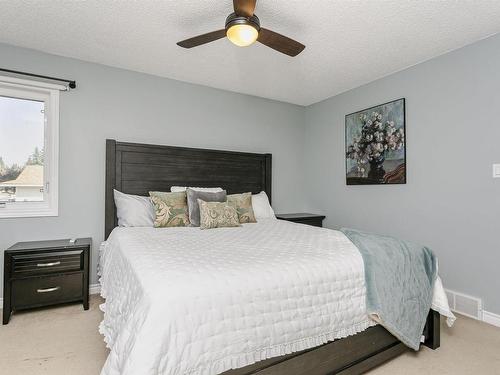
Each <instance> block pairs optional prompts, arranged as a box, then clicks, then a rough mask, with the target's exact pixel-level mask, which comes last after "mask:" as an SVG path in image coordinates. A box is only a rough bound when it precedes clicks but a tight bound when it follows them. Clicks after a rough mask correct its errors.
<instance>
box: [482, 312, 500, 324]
mask: <svg viewBox="0 0 500 375" xmlns="http://www.w3.org/2000/svg"><path fill="white" fill-rule="evenodd" d="M483 322H485V323H488V324H491V325H493V326H496V327H500V315H498V314H493V313H490V312H488V311H483Z"/></svg>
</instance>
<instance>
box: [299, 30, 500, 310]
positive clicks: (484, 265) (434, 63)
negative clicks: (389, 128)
mask: <svg viewBox="0 0 500 375" xmlns="http://www.w3.org/2000/svg"><path fill="white" fill-rule="evenodd" d="M499 67H500V36H494V37H491V38H489V39H486V40H483V41H481V42H478V43H475V44H473V45H470V46H467V47H465V48H462V49H460V50H457V51H454V52H452V53H449V54H446V55H444V56H441V57H438V58H436V59H433V60H430V61H428V62H425V63H423V64H419V65H417V66H414V67H412V68H410V69H407V70H405V71H402V72H400V73H397V74H393V75H391V76H388V77H386V78H383V79H381V80H378V81H375V82H372V83H370V84H368V85H365V86H362V87H359V88H357V89H354V90H352V91H349V92H347V93H344V94H341V95H338V96H335V97H333V98H330V99H327V100H325V101H323V102H321V103H318V104H315V105H312V106H310V107H308V108H307V109H306V117H305V123H306V133H305V134H306V136H305V158H306V159H305V160H306V161H305V171H306V175H305V177H306V179H305V180H306V181H308V183H307V192H308V198H309V202H308V204H309V206H308V208H309V209H310V210H312V211H319V212H323V213H324V214H326V216H327V219H326V225H327V226H328V227H332V228H333V227H337V226H348V227H356V228H361V229H364V230H368V231H373V232H379V233H387V234H391V235H394V236H399V237H401V238H406V239H409V240H413V241H417V242H420V243H424V244H426V245H428V246H430V247H431V248H432V249H434V251H435V252H436V253H437V255H438V257H439V259H440V264H439V266H440V274H441V276H442V278H443V282H444V285H445V287H447V288H449V289H452V290H456V291H460V292H464V293H467V294H470V295H473V296H478V297H481V298H483V299H484V303H485V306H484V307H485V309H486V310H488V311H490V312H494V313H500V293H499V289H500V278H499V273H498V272H499V267H500V246H499V240H498V237H497V236H498V235H499V234H500V179H493V178H492V163H500V146H499V141H500V125H499V121H500V113H499V109H500V91H499V88H500V69H499ZM401 97H405V98H406V114H407V121H406V133H407V166H408V175H407V178H408V183H407V184H406V185H395V186H346V183H345V164H344V163H345V157H344V150H345V146H344V116H345V115H346V114H348V113H352V112H355V111H357V110H361V109H364V108H367V107H371V106H373V105H377V104H381V103H385V102H387V101H389V100H392V99H397V98H401Z"/></svg>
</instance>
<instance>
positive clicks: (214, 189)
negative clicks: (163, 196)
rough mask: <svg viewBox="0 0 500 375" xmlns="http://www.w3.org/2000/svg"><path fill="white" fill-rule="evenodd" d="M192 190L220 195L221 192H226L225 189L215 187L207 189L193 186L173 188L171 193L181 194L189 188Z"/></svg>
mask: <svg viewBox="0 0 500 375" xmlns="http://www.w3.org/2000/svg"><path fill="white" fill-rule="evenodd" d="M188 187H189V188H190V189H191V190H194V191H205V192H207V193H219V192H221V191H224V189H222V188H220V187H215V188H206V187H191V186H172V187H171V188H170V191H171V192H172V193H179V192H182V191H186V189H187V188H188Z"/></svg>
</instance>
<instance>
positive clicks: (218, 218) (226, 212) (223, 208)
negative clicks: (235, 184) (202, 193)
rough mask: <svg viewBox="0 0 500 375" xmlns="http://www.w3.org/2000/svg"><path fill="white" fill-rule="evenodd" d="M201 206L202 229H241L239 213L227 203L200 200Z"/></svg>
mask: <svg viewBox="0 0 500 375" xmlns="http://www.w3.org/2000/svg"><path fill="white" fill-rule="evenodd" d="M198 205H199V206H200V229H211V228H224V227H239V226H240V221H239V219H238V212H236V208H234V207H233V206H230V205H229V204H227V202H204V201H202V200H201V199H198Z"/></svg>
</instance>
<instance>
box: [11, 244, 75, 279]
mask: <svg viewBox="0 0 500 375" xmlns="http://www.w3.org/2000/svg"><path fill="white" fill-rule="evenodd" d="M82 255H83V250H78V251H60V252H54V251H52V252H50V253H37V254H22V255H14V256H13V257H12V276H14V277H23V276H30V275H42V274H48V273H57V272H66V271H79V270H81V269H83V262H82V261H83V256H82Z"/></svg>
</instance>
